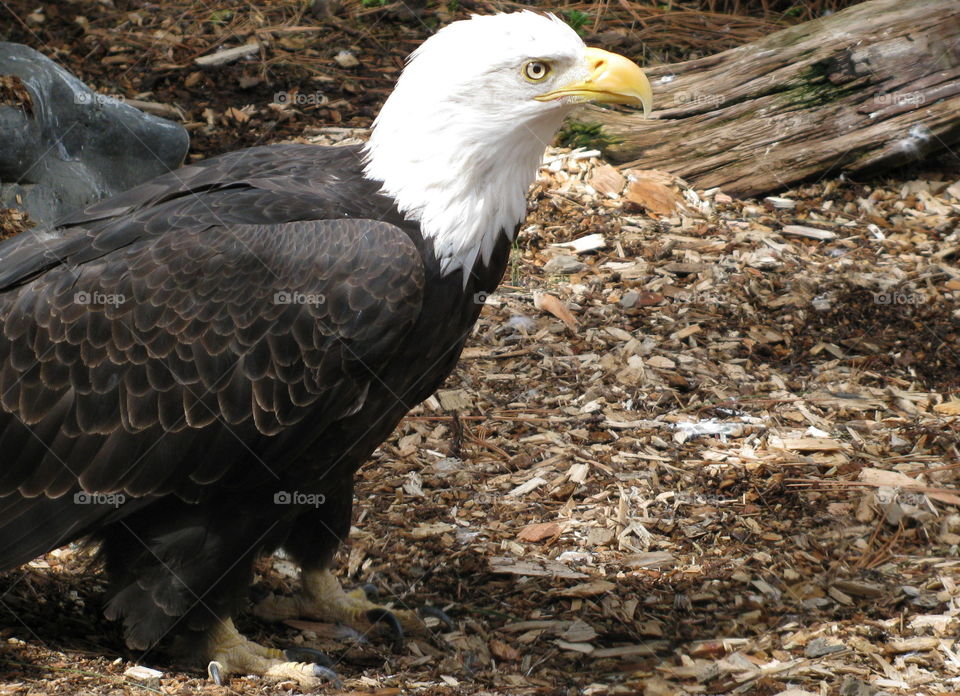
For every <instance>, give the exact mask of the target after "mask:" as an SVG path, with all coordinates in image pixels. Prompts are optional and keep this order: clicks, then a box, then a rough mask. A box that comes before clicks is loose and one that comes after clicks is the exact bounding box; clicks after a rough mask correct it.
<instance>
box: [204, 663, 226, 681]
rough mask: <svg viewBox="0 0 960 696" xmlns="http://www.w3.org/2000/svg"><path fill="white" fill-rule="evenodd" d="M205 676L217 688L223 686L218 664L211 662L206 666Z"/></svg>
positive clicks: (221, 673)
mask: <svg viewBox="0 0 960 696" xmlns="http://www.w3.org/2000/svg"><path fill="white" fill-rule="evenodd" d="M207 676H208V677H210V681H212V682H213V683H214V684H216V685H217V686H223V672H221V671H220V665H219V664H218V663H216V662H211V663H210V664H209V665H207Z"/></svg>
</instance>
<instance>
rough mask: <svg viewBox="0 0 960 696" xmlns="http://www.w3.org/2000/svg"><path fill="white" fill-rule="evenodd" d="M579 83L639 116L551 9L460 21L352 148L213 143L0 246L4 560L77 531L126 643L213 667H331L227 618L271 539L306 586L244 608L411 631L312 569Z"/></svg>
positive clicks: (607, 58)
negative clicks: (165, 646) (225, 150)
mask: <svg viewBox="0 0 960 696" xmlns="http://www.w3.org/2000/svg"><path fill="white" fill-rule="evenodd" d="M587 100H593V101H600V102H614V103H625V104H635V105H641V106H643V107H644V109H645V110H646V109H648V108H649V102H650V86H649V83H648V82H647V79H646V77H645V76H644V74H643V72H642V71H641V70H640V68H638V67H637V66H636V65H635V64H634V63H632V62H630V61H629V60H627V59H626V58H623V57H621V56H618V55H615V54H612V53H608V52H605V51H602V50H598V49H594V48H587V47H586V46H585V45H584V43H583V41H582V40H581V39H580V37H579V36H578V35H577V34H576V32H574V31H573V30H572V29H571V28H569V27H568V26H567V25H565V24H564V23H563V22H561V21H559V20H558V19H556V18H555V17H552V16H545V15H540V14H535V13H532V12H519V13H514V14H500V15H493V16H482V17H473V18H471V19H469V20H464V21H459V22H454V23H452V24H450V25H449V26H447V27H445V28H444V29H441V30H440V31H438V32H437V33H436V34H435V35H434V36H432V37H431V38H429V39H428V40H427V41H425V42H424V43H423V44H422V45H421V46H420V47H419V48H418V49H417V50H416V51H415V52H414V53H413V54H412V56H411V57H410V59H409V61H408V63H407V65H406V67H405V69H404V71H403V73H402V75H401V76H400V78H399V80H398V82H397V84H396V88H395V89H394V91H393V92H392V93H391V95H390V97H389V98H388V99H387V101H386V103H385V105H384V106H383V109H382V110H381V112H380V113H379V115H378V116H377V118H376V120H375V122H374V125H373V130H372V135H371V137H370V139H369V141H368V142H367V143H366V144H365V145H363V146H357V147H352V146H344V147H319V146H311V145H301V144H279V145H270V146H265V147H254V148H250V149H247V150H242V151H238V152H232V153H229V154H225V155H222V156H218V157H214V158H211V159H208V160H206V161H202V162H199V163H197V164H191V165H189V166H185V167H183V168H181V169H178V170H176V171H172V172H170V173H168V174H165V175H163V176H160V177H159V178H156V179H153V180H152V181H150V182H148V183H145V184H143V185H140V186H137V187H136V188H134V189H131V190H129V191H127V192H125V193H123V194H120V195H117V196H114V197H112V198H110V199H107V200H104V201H102V202H99V203H97V204H95V205H92V206H90V207H88V208H87V209H85V210H83V211H82V212H79V213H76V214H74V215H71V216H68V217H67V218H66V219H64V220H62V221H61V222H60V224H58V226H57V227H56V229H53V230H48V231H42V232H38V233H35V234H26V235H22V236H21V237H18V238H14V239H12V240H9V241H7V242H5V243H4V244H3V245H0V321H2V332H0V452H2V455H0V456H2V461H3V465H2V467H0V567H2V568H4V569H10V568H14V567H16V566H18V565H20V564H23V563H25V562H27V561H29V560H31V559H33V558H34V557H36V556H38V555H40V554H43V553H45V552H48V551H50V550H52V549H55V548H57V547H58V546H61V545H63V544H66V543H68V542H71V541H76V540H81V539H89V540H92V541H93V542H96V543H98V544H99V553H100V556H101V557H102V561H103V563H104V567H105V570H106V573H107V574H108V578H109V590H108V595H107V599H106V609H105V611H106V615H107V616H108V617H109V618H112V619H117V620H119V621H122V623H123V628H124V635H125V639H126V642H127V644H128V645H129V646H130V647H131V648H133V649H148V648H150V647H152V646H154V645H156V644H158V643H159V642H160V641H165V639H168V638H172V637H178V638H179V639H180V641H183V644H185V645H189V646H191V648H190V649H191V650H192V651H193V653H194V654H197V655H201V656H202V659H203V660H204V662H206V663H209V667H208V668H209V671H210V673H211V676H212V677H213V678H214V679H215V680H217V681H219V680H220V679H221V678H222V677H223V676H224V675H227V674H231V673H233V674H236V673H252V674H261V675H267V676H273V677H283V678H290V679H294V680H296V681H298V682H299V683H300V684H301V685H303V686H305V687H309V686H312V685H314V684H315V683H317V682H318V680H321V679H323V678H326V677H329V676H330V671H329V670H328V669H327V668H325V667H323V666H322V665H321V662H322V660H321V658H320V657H319V656H318V655H315V654H313V653H311V652H309V651H304V650H288V651H285V652H284V651H279V650H276V649H270V648H266V647H262V646H260V645H258V644H256V643H254V642H252V641H249V640H247V639H245V638H244V637H243V636H242V635H241V634H240V633H238V631H237V630H236V628H235V627H234V625H233V622H232V617H233V616H234V615H236V613H237V612H238V611H239V610H240V609H241V607H242V606H243V605H244V602H245V600H246V596H247V590H248V586H249V583H250V580H251V575H252V568H253V563H254V561H255V559H256V558H257V557H258V556H260V555H263V554H268V553H271V552H273V551H275V550H277V549H281V548H282V549H284V550H285V551H286V553H287V554H289V556H290V557H292V559H293V560H295V561H296V562H297V563H298V564H299V566H300V568H301V570H302V578H301V579H302V589H301V590H300V591H299V592H298V593H297V594H295V595H293V596H284V597H277V596H271V597H268V598H267V599H265V600H263V601H262V602H261V603H260V604H258V605H257V606H256V607H255V611H256V613H257V614H259V615H260V616H264V617H267V618H272V619H284V618H289V617H294V616H303V617H311V618H315V619H322V620H333V621H340V622H344V623H347V624H350V625H353V626H357V627H361V628H368V627H370V625H371V624H372V623H375V622H378V621H381V622H386V623H388V624H390V625H391V626H393V627H394V629H395V631H396V632H397V633H398V634H399V633H400V632H401V631H402V630H403V628H404V627H405V626H410V625H413V624H415V623H416V622H417V620H418V619H417V616H416V613H415V612H404V611H397V612H389V611H387V610H386V609H384V608H383V607H381V606H379V605H377V604H376V603H374V602H373V601H371V600H370V599H368V598H367V597H365V596H363V595H362V593H361V594H358V593H356V592H354V593H346V592H345V591H343V590H342V589H341V587H340V585H339V583H338V582H337V580H336V579H335V577H334V576H333V575H332V573H331V570H330V569H331V565H332V562H333V558H334V554H335V552H336V550H337V548H338V546H339V545H340V544H341V543H342V542H343V541H344V539H345V538H346V536H347V533H348V530H349V528H350V519H351V508H352V505H353V477H354V473H355V472H356V470H357V468H358V467H359V466H360V465H361V464H362V463H363V462H364V461H365V460H366V459H367V458H368V457H369V456H370V455H371V453H372V452H373V451H374V449H375V448H376V447H377V446H378V445H379V444H380V443H381V442H383V441H384V439H386V438H387V437H388V436H389V435H390V433H391V431H392V430H393V429H394V427H395V426H396V425H397V423H398V422H399V421H400V419H401V418H402V417H403V416H404V414H405V413H407V411H408V410H409V409H410V408H411V407H413V406H414V405H415V404H417V403H419V402H421V401H422V400H423V399H425V398H427V397H428V396H429V395H430V394H431V393H432V392H433V391H434V390H436V389H437V387H438V386H439V385H440V384H441V383H442V382H443V380H444V379H445V378H446V376H447V375H448V374H450V372H451V370H453V368H454V366H455V365H456V362H457V359H458V356H459V355H460V352H461V349H462V348H463V345H464V340H465V339H466V337H467V335H468V334H469V332H470V329H471V327H472V326H473V324H474V322H475V321H476V319H477V316H478V315H479V313H480V309H481V305H482V299H478V298H482V297H483V295H484V294H485V293H489V292H491V291H493V290H494V289H495V288H496V286H497V284H498V283H499V281H500V279H501V277H502V275H503V272H504V268H505V266H506V263H507V259H508V254H509V251H510V246H511V241H512V239H513V237H514V235H515V233H516V230H517V228H518V226H519V224H520V222H521V221H522V220H523V218H524V216H525V213H526V193H527V189H528V188H529V185H530V183H531V182H532V180H533V177H534V174H535V172H536V169H537V166H538V164H539V163H540V161H541V159H542V157H543V152H544V148H545V147H546V145H547V144H548V143H549V142H550V141H551V139H552V137H553V136H554V134H555V132H556V131H557V129H558V128H559V126H560V124H561V121H562V120H563V118H564V116H565V115H566V114H567V113H569V111H570V110H571V108H572V107H573V106H574V105H576V104H577V103H580V102H583V101H587Z"/></svg>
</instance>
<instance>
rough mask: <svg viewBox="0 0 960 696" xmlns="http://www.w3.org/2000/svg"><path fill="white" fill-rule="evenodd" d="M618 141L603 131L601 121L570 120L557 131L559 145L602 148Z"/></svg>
mask: <svg viewBox="0 0 960 696" xmlns="http://www.w3.org/2000/svg"><path fill="white" fill-rule="evenodd" d="M616 142H617V140H616V138H612V137H611V136H609V135H607V134H606V133H604V132H603V126H602V125H601V124H599V123H582V122H580V121H573V120H568V121H567V122H566V123H564V124H563V127H562V128H561V129H560V132H559V133H557V145H559V146H560V147H569V148H578V147H584V148H588V149H591V150H602V149H603V148H605V147H607V146H608V145H613V144H614V143H616Z"/></svg>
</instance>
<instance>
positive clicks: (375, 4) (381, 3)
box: [360, 0, 390, 7]
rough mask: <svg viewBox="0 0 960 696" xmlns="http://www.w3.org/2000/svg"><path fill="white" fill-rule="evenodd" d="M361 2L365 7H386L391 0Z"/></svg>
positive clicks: (362, 0) (364, 0) (363, 0)
mask: <svg viewBox="0 0 960 696" xmlns="http://www.w3.org/2000/svg"><path fill="white" fill-rule="evenodd" d="M360 4H361V5H363V6H364V7H386V6H387V5H389V4H390V0H360Z"/></svg>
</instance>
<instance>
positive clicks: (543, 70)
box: [523, 60, 550, 82]
mask: <svg viewBox="0 0 960 696" xmlns="http://www.w3.org/2000/svg"><path fill="white" fill-rule="evenodd" d="M549 74H550V64H549V63H546V62H544V61H542V60H528V61H527V62H526V63H524V64H523V76H524V77H525V78H526V79H528V80H529V81H530V82H541V81H542V80H544V79H546V77H547V75H549Z"/></svg>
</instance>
